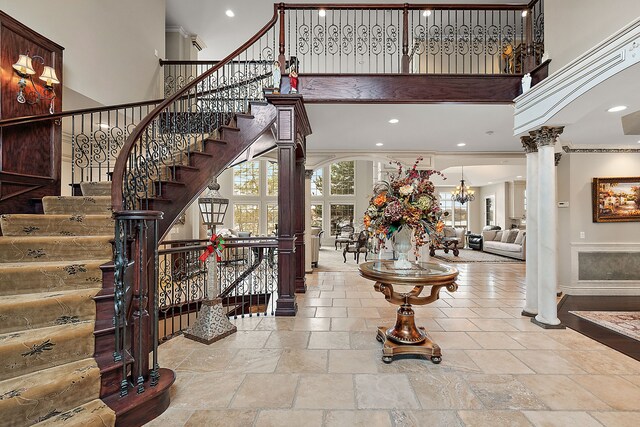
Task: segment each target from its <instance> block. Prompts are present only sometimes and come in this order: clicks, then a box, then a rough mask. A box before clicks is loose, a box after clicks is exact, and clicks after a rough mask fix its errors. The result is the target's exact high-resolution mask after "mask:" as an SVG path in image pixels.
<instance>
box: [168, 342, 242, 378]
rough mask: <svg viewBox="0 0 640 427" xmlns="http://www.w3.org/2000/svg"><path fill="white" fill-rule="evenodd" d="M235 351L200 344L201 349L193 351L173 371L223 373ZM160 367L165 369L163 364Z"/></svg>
mask: <svg viewBox="0 0 640 427" xmlns="http://www.w3.org/2000/svg"><path fill="white" fill-rule="evenodd" d="M237 352H238V350H237V349H234V348H219V349H212V348H209V347H208V346H207V345H205V344H202V348H199V349H196V350H193V351H192V352H191V354H190V355H189V357H186V358H185V359H184V360H183V361H182V362H181V363H180V364H179V365H178V366H177V367H175V370H176V371H177V372H180V371H189V372H214V371H222V372H224V370H225V368H226V367H227V365H228V364H229V363H230V362H231V361H232V360H233V359H234V357H235V355H236V353H237ZM160 366H162V367H166V365H165V364H163V363H160Z"/></svg>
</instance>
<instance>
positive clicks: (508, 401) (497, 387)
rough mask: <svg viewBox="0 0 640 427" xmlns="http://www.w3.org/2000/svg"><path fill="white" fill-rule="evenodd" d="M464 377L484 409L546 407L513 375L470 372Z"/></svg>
mask: <svg viewBox="0 0 640 427" xmlns="http://www.w3.org/2000/svg"><path fill="white" fill-rule="evenodd" d="M465 378H466V380H467V382H468V383H469V387H470V388H471V390H473V392H474V393H475V394H476V396H478V398H479V399H480V401H482V403H483V404H484V407H485V408H486V409H498V410H500V409H505V410H523V409H547V407H546V406H545V405H544V403H543V402H542V401H541V400H540V399H538V397H537V396H536V395H535V394H533V393H532V392H531V391H529V389H527V388H526V387H525V386H524V385H523V384H522V383H521V382H519V381H518V380H517V379H516V378H515V377H514V376H513V375H486V374H470V375H467V376H466V377H465Z"/></svg>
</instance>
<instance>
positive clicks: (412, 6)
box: [283, 0, 537, 10]
mask: <svg viewBox="0 0 640 427" xmlns="http://www.w3.org/2000/svg"><path fill="white" fill-rule="evenodd" d="M536 1H537V0H536ZM532 3H535V1H533V2H531V3H521V4H439V3H408V4H407V3H386V4H382V3H381V4H362V3H340V4H335V3H284V4H283V7H284V9H285V10H296V9H298V10H300V9H306V10H310V9H326V10H341V9H343V10H344V9H352V10H353V9H356V10H389V9H396V10H402V9H404V8H405V7H406V8H407V9H409V10H425V9H431V10H433V9H436V10H469V9H471V10H496V9H500V10H523V9H525V8H527V7H528V6H529V4H532Z"/></svg>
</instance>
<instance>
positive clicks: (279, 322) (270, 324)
mask: <svg viewBox="0 0 640 427" xmlns="http://www.w3.org/2000/svg"><path fill="white" fill-rule="evenodd" d="M295 321H296V319H295V318H293V317H275V316H269V317H263V318H262V320H261V321H260V323H258V325H257V326H256V329H255V330H256V331H291V330H293V325H294V323H295Z"/></svg>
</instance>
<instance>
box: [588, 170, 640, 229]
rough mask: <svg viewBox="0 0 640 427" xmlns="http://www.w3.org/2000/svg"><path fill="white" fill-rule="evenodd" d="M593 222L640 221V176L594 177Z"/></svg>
mask: <svg viewBox="0 0 640 427" xmlns="http://www.w3.org/2000/svg"><path fill="white" fill-rule="evenodd" d="M591 185H592V209H593V222H639V221H640V177H619V178H593V182H592V184H591Z"/></svg>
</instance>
